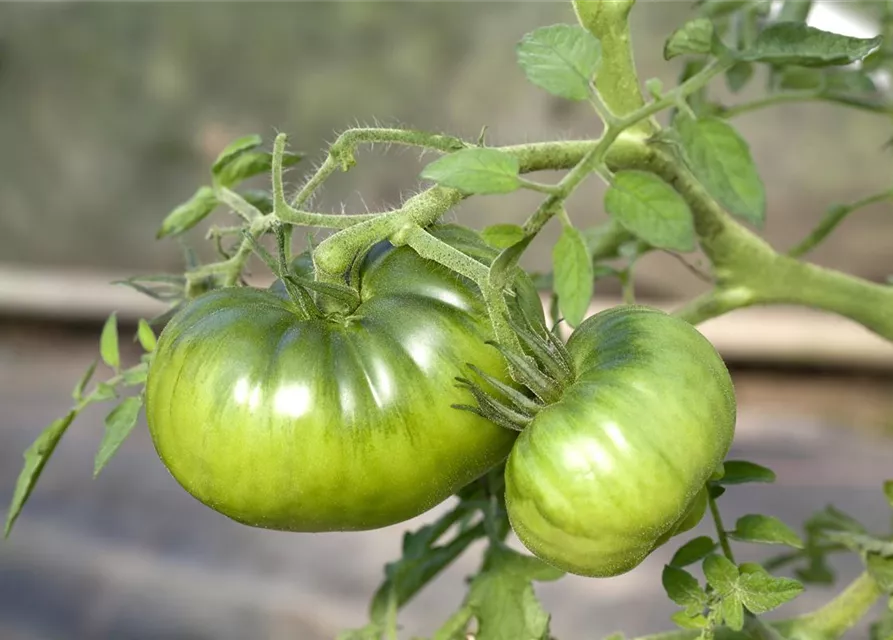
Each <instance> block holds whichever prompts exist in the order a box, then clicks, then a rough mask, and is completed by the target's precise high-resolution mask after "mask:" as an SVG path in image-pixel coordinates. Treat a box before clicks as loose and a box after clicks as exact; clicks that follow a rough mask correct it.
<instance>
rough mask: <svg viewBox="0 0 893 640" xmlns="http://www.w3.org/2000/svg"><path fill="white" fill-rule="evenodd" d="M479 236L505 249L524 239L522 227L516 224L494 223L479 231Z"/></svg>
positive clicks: (492, 244) (488, 242)
mask: <svg viewBox="0 0 893 640" xmlns="http://www.w3.org/2000/svg"><path fill="white" fill-rule="evenodd" d="M481 238H483V239H484V242H486V243H487V244H489V245H491V246H493V247H496V248H497V249H505V248H507V247H510V246H512V245H513V244H515V243H516V242H520V241H521V240H523V239H524V229H522V228H521V227H519V226H518V225H516V224H494V225H493V226H492V227H487V228H486V229H484V230H483V231H481Z"/></svg>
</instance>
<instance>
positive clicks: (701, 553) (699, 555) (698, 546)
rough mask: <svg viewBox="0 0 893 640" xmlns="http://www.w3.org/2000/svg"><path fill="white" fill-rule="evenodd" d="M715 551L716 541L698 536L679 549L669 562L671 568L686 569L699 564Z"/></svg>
mask: <svg viewBox="0 0 893 640" xmlns="http://www.w3.org/2000/svg"><path fill="white" fill-rule="evenodd" d="M715 550H716V541H714V540H713V539H712V538H709V537H707V536H699V537H697V538H693V539H691V540H689V541H688V542H686V543H685V544H684V545H682V546H681V547H679V549H678V550H677V551H676V553H674V554H673V559H672V560H670V566H671V567H687V566H688V565H690V564H694V563H695V562H700V561H701V560H703V559H704V558H706V557H707V556H709V555H710V554H711V553H713V552H714V551H715Z"/></svg>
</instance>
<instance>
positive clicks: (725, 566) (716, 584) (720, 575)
mask: <svg viewBox="0 0 893 640" xmlns="http://www.w3.org/2000/svg"><path fill="white" fill-rule="evenodd" d="M702 566H703V569H704V577H705V578H707V584H709V585H710V586H711V587H713V588H714V589H716V591H717V592H719V593H720V594H721V595H725V594H727V593H731V592H732V591H734V589H735V584H736V583H737V581H738V567H736V566H735V563H734V562H732V561H731V560H729V559H728V558H726V557H725V556H721V555H719V554H715V553H713V554H710V555H709V556H707V557H706V558H704V563H703V565H702Z"/></svg>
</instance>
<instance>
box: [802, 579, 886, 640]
mask: <svg viewBox="0 0 893 640" xmlns="http://www.w3.org/2000/svg"><path fill="white" fill-rule="evenodd" d="M882 595H883V591H882V590H881V588H880V586H879V585H878V583H877V582H876V581H875V580H874V578H872V577H871V575H870V574H869V573H868V572H867V571H866V572H864V573H862V574H861V575H860V576H859V577H858V578H856V579H855V580H854V581H853V582H852V583H850V585H849V586H848V587H847V588H846V589H844V590H843V591H842V592H841V593H840V594H839V595H838V596H837V597H835V598H834V599H833V600H831V602H829V603H828V604H826V605H825V606H823V607H822V608H820V609H818V610H816V611H814V612H813V613H810V614H807V615H805V616H802V617H800V618H796V619H794V620H792V621H790V623H789V625H790V626H789V628H788V634H787V635H788V636H789V637H791V638H798V637H801V636H802V637H805V638H806V637H822V638H840V637H842V636H843V634H844V633H846V632H847V631H848V630H849V629H851V628H852V627H853V625H855V624H856V623H857V622H858V621H859V620H860V619H862V617H863V616H864V615H865V614H867V613H868V612H869V610H871V608H872V607H873V606H874V603H875V602H877V600H878V598H880V597H881V596H882ZM810 633H812V636H811V635H810Z"/></svg>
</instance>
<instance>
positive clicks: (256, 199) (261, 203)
mask: <svg viewBox="0 0 893 640" xmlns="http://www.w3.org/2000/svg"><path fill="white" fill-rule="evenodd" d="M239 195H240V196H241V197H242V199H243V200H245V202H247V203H248V204H250V205H251V206H252V207H254V208H255V209H257V210H258V211H260V212H261V213H263V214H267V213H270V212H271V211H273V195H272V194H271V193H270V192H269V191H264V190H263V189H246V190H245V191H240V192H239Z"/></svg>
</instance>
